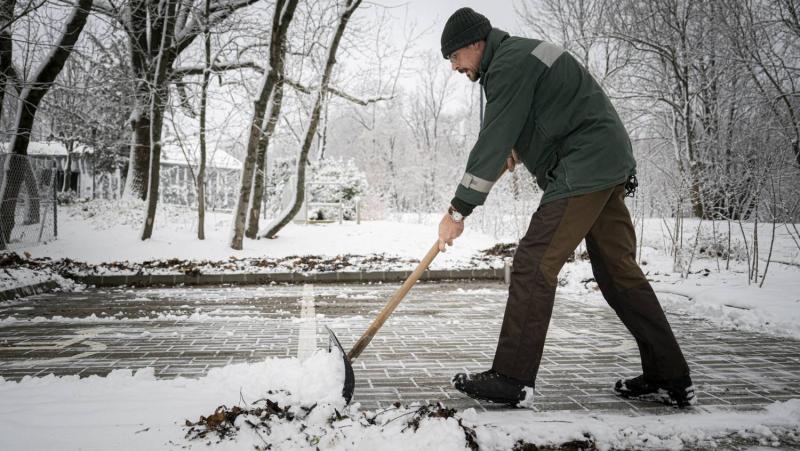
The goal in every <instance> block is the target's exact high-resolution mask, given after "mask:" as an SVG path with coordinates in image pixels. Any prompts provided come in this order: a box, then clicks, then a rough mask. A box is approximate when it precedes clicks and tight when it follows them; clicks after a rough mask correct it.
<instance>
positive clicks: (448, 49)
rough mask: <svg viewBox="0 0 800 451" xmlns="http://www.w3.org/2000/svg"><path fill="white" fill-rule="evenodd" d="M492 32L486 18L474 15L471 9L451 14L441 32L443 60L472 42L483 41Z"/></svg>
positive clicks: (462, 9) (477, 14)
mask: <svg viewBox="0 0 800 451" xmlns="http://www.w3.org/2000/svg"><path fill="white" fill-rule="evenodd" d="M490 31H492V24H491V23H489V19H487V18H486V16H484V15H482V14H479V13H476V12H475V11H473V10H472V8H461V9H459V10H457V11H456V12H454V13H453V15H452V16H450V18H449V19H447V23H445V24H444V30H443V31H442V56H444V59H447V58H448V57H450V54H451V53H453V52H455V51H456V50H458V49H460V48H461V47H466V46H468V45H470V44H472V43H473V42H478V41H480V40H481V39H485V38H486V36H487V35H489V32H490Z"/></svg>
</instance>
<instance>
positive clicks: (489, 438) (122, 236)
mask: <svg viewBox="0 0 800 451" xmlns="http://www.w3.org/2000/svg"><path fill="white" fill-rule="evenodd" d="M141 209H142V205H141V203H139V202H130V201H128V202H123V203H116V204H114V203H110V202H91V203H86V204H78V205H75V206H70V207H65V208H61V209H60V212H59V215H60V222H59V239H58V240H56V241H54V242H51V243H47V244H45V245H40V246H34V247H30V248H25V249H21V250H19V251H18V252H20V254H21V256H23V255H24V257H23V258H26V259H30V260H31V261H39V262H41V261H43V259H45V258H49V259H52V260H61V259H71V260H75V261H78V262H84V263H88V264H104V263H105V264H109V263H113V262H124V261H127V262H133V263H142V262H145V261H151V260H168V259H180V260H189V261H192V260H210V261H215V260H217V261H230V257H234V258H236V259H240V260H244V259H248V258H274V259H279V258H283V257H289V256H304V255H316V256H322V257H333V256H337V255H348V254H350V255H362V256H370V255H374V254H382V255H385V256H387V257H390V258H396V259H399V260H398V261H395V262H394V263H393V264H397V265H400V266H403V267H407V266H409V265H413V260H416V259H419V258H421V257H422V256H423V255H424V254H425V252H426V251H427V250H428V249H429V248H430V246H431V245H432V244H433V243H434V241H435V240H436V233H437V230H436V223H437V221H438V217H437V215H414V216H416V218H415V217H414V216H411V215H409V216H405V217H396V218H394V219H393V220H385V221H365V222H363V223H362V224H361V225H356V224H354V223H345V224H343V225H339V224H326V225H309V226H306V225H297V224H291V225H289V226H288V227H287V228H286V229H285V230H284V231H282V233H281V234H280V235H279V237H278V239H275V240H263V239H262V240H245V244H244V250H242V251H234V250H232V249H230V248H229V247H228V246H227V238H228V236H229V233H230V230H229V221H230V215H229V214H224V213H210V214H209V215H208V218H207V229H206V230H207V239H206V240H205V241H198V240H197V239H196V238H195V237H194V229H195V227H196V223H195V222H194V221H195V220H194V213H193V212H191V211H187V210H183V209H180V208H175V207H165V208H162V210H161V213H159V215H158V217H157V222H156V232H155V235H154V238H153V239H151V240H148V241H146V242H141V241H140V240H139V238H138V232H139V229H140V226H141ZM640 225H641V224H640ZM640 225H637V233H640V234H643V245H644V246H643V248H642V255H641V260H642V268H643V270H644V271H645V272H646V273H647V275H648V277H649V278H651V279H652V280H653V285H654V288H655V289H656V290H657V291H658V293H659V296H660V299H661V301H662V304H663V305H664V307H665V309H666V310H668V311H672V312H682V313H686V314H688V315H692V316H695V317H700V318H704V319H706V320H708V321H711V322H714V323H716V324H718V325H719V326H720V327H726V328H737V329H743V330H752V331H757V332H761V333H767V334H771V335H776V336H785V337H792V338H796V339H797V338H800V277H798V276H800V267H798V262H800V253H799V252H798V246H797V245H796V243H794V242H793V241H792V239H791V236H790V235H789V233H788V229H787V231H786V232H785V233H781V232H780V230H779V233H778V234H776V240H775V247H774V249H773V256H772V257H773V260H774V261H773V262H772V264H771V266H770V269H769V273H768V275H767V279H766V282H765V284H764V287H763V288H758V287H757V286H756V285H748V283H747V266H746V264H745V263H744V262H743V261H741V259H739V260H736V259H734V260H732V261H731V262H730V267H729V268H728V269H726V262H725V261H724V260H720V259H718V258H717V257H714V256H708V253H701V252H698V253H697V255H696V256H695V257H694V258H693V259H692V262H691V267H690V268H689V270H688V271H687V270H686V268H687V265H688V259H687V258H685V256H684V258H682V260H681V262H680V263H679V264H678V265H675V264H674V259H673V257H671V256H669V255H667V252H666V249H667V248H668V243H669V238H668V237H669V234H670V232H669V231H667V230H665V228H666V227H667V226H668V225H669V222H668V221H664V220H661V219H652V220H646V221H645V222H644V224H643V227H639V226H640ZM698 225H700V227H699V228H698V227H697V226H698ZM723 225H724V224H723ZM723 225H715V228H716V230H709V229H710V227H711V223H708V222H706V223H705V224H699V223H698V222H691V221H687V224H686V225H685V231H686V232H685V236H684V240H685V244H684V248H685V249H687V248H688V249H691V247H693V242H694V235H693V233H694V231H695V230H702V231H703V233H704V235H703V237H704V240H706V239H707V237H708V236H710V234H711V233H718V232H719V229H720V228H721V227H722V226H723ZM747 227H748V226H747V225H745V228H746V229H745V233H746V234H749V233H751V232H750V231H751V230H752V228H749V229H747ZM763 227H764V229H763V230H764V232H762V238H761V239H762V240H763V241H762V242H763V243H768V242H769V241H768V240H769V238H768V237H769V236H770V225H765V226H763ZM759 230H762V229H759ZM518 238H519V237H513V236H491V235H488V234H484V233H480V231H477V230H474V229H471V228H470V227H469V223H467V231H466V233H465V234H464V236H462V237H461V238H460V239H458V240H457V241H456V246H455V247H454V248H451V249H450V250H449V251H448V252H447V253H445V254H443V255H440V256H439V257H437V259H436V260H435V262H434V265H433V267H434V268H452V267H474V266H476V265H482V264H487V263H486V260H485V259H480V258H476V256H478V257H480V256H482V255H483V254H482V253H481V251H482V250H485V249H488V248H490V247H492V246H494V245H495V244H498V243H502V242H505V243H508V242H515V241H516V239H518ZM699 242H700V243H701V244H700V245H698V249H699V248H700V247H702V243H703V242H704V241H699ZM732 243H733V245H732V248H733V249H734V251H735V252H737V255H740V254H741V253H742V252H743V250H744V246H743V244H742V241H741V239H740V237H734V238H733V239H732ZM580 251H581V249H580V248H579V250H578V254H580ZM767 251H768V246H767V245H762V247H761V249H760V254H761V256H762V258H763V259H766V252H767ZM26 253H27V254H26ZM398 262H399V263H398ZM778 262H780V263H778ZM356 264H360V263H358V262H357V263H356ZM381 264H383V263H381ZM490 264H491V263H490ZM231 268H232V269H231ZM245 269H246V268H245ZM279 269H280V268H279ZM219 270H220V271H227V270H242V267H241V266H236V265H232V266H223V267H220V269H219ZM762 271H763V267H762ZM591 278H592V274H591V267H590V264H589V262H588V261H586V260H583V259H581V258H580V257H578V259H577V260H576V261H575V262H572V263H569V264H567V266H566V267H565V268H564V270H563V271H562V273H561V275H560V279H561V285H562V287H561V288H560V289H561V290H562V292H572V293H579V294H581V295H582V296H579V297H578V298H580V299H583V300H585V302H592V303H595V302H600V303H602V302H603V301H602V296H601V295H600V293H599V291H598V290H597V288H596V285H595V284H594V283H593V281H592V279H591ZM54 279H55V280H58V281H60V282H62V285H64V286H65V288H66V289H82V288H81V287H74V286H70V282H68V281H66V280H64V279H60V278H59V276H58V274H57V272H55V271H54V270H53V269H52V268H49V267H48V268H45V269H41V270H37V269H35V268H33V269H32V268H31V267H23V265H18V266H14V265H7V266H5V267H4V268H3V270H2V271H0V283H2V284H3V286H4V287H6V288H7V287H10V286H15V285H19V284H28V283H37V282H41V281H45V280H54ZM194 319H196V320H199V321H202V320H203V318H202V317H198V318H194ZM89 320H90V321H93V320H94V319H92V318H90V319H89ZM13 323H14V320H11V319H7V320H6V321H4V322H2V323H0V326H3V325H11V324H13ZM341 374H342V371H341V359H340V356H337V355H335V354H333V355H332V354H328V353H325V352H318V353H315V354H313V355H312V356H311V357H310V358H308V359H306V360H302V361H301V360H297V359H271V360H267V361H265V362H258V363H250V364H237V365H229V366H226V367H222V368H216V369H213V370H211V371H210V372H209V374H207V375H206V376H203V377H201V378H198V379H184V378H178V379H171V380H164V379H157V378H156V377H155V376H154V372H153V370H152V369H144V370H139V371H137V372H136V373H132V372H131V371H127V370H116V371H114V372H112V373H111V374H109V375H108V376H106V377H96V376H91V377H88V378H84V379H79V378H78V377H76V376H67V377H56V376H52V375H51V376H46V377H43V378H30V377H26V378H25V379H23V380H21V381H20V382H12V381H5V380H3V379H2V378H0V437H2V440H1V441H0V448H2V449H14V450H15V449H41V450H48V449H98V450H107V449H117V450H120V451H122V450H128V449H130V450H141V449H183V448H185V447H189V448H202V449H207V448H209V446H208V445H207V443H211V444H212V445H213V446H211V447H210V448H211V449H253V448H256V449H259V447H260V448H262V449H263V448H268V445H271V447H272V449H314V448H316V447H319V448H321V449H382V450H383V449H414V448H422V449H465V448H466V449H469V447H470V445H471V444H473V443H474V444H476V445H478V446H479V447H480V449H512V448H514V447H515V445H517V446H518V448H519V449H522V448H521V445H520V444H521V443H536V444H537V445H538V446H541V445H546V444H550V445H559V444H563V443H568V442H574V443H580V442H583V441H588V442H593V443H595V444H596V446H597V447H598V448H599V449H613V448H627V449H643V448H652V449H680V448H682V447H686V446H691V447H696V448H713V447H715V446H717V445H718V444H719V443H726V441H727V442H730V441H732V440H733V441H736V440H740V441H743V442H747V443H750V444H760V445H763V446H775V445H786V444H787V440H788V443H790V445H789V446H793V445H791V444H797V443H798V442H800V429H798V425H799V424H800V400H796V399H795V400H790V401H787V402H784V403H775V404H773V405H771V406H769V407H768V408H767V409H765V410H764V411H758V412H735V411H702V412H701V411H688V412H680V413H675V414H672V415H666V416H659V417H651V416H644V417H628V416H624V415H610V414H598V413H587V414H582V413H569V412H565V413H558V414H553V413H546V414H540V413H535V412H532V411H528V410H515V411H495V412H488V413H477V412H475V411H474V410H471V409H470V410H466V411H463V412H452V411H448V410H447V409H446V408H442V407H437V406H429V407H423V406H419V405H411V406H397V407H395V408H390V409H388V410H385V411H381V412H370V411H364V410H361V409H359V406H358V405H357V404H356V405H352V406H344V401H343V400H342V399H341V398H340V397H339V396H338V393H339V392H340V390H341V384H342V380H341ZM265 399H269V400H270V402H269V403H267V402H266V401H265ZM272 403H274V404H272ZM220 406H227V407H226V408H225V409H222V410H219V411H218V412H217V415H214V413H215V411H216V409H217V408H218V407H220ZM234 406H238V407H239V408H241V409H244V410H243V411H235V410H232V409H234ZM258 408H260V409H261V410H256V409H258ZM226 412H227V413H228V414H229V417H230V418H232V419H233V421H234V423H235V426H236V427H238V431H236V432H235V433H232V432H231V430H229V431H228V432H227V433H226V437H225V438H222V439H220V438H219V436H218V431H219V430H221V429H225V427H226V423H225V422H224V421H223V422H222V423H218V422H214V419H220V418H224V415H223V414H224V413H226ZM232 412H238V413H237V414H232ZM259 412H261V413H262V415H261V416H259V415H257V414H258V413H259ZM263 412H272V413H268V414H264V413H263ZM201 416H204V417H205V418H204V419H203V420H202V421H201ZM234 417H235V418H234ZM208 427H211V428H212V429H213V430H212V431H210V432H208V431H207V428H208ZM43 428H45V429H46V430H47V433H42V429H43Z"/></svg>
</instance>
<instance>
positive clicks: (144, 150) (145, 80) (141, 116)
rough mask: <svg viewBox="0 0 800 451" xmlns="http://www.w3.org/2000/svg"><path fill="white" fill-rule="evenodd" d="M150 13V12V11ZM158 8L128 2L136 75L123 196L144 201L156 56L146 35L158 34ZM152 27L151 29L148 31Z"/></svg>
mask: <svg viewBox="0 0 800 451" xmlns="http://www.w3.org/2000/svg"><path fill="white" fill-rule="evenodd" d="M151 13H152V14H151ZM151 15H152V16H157V11H155V10H153V11H148V2H147V1H146V0H131V1H130V3H129V13H128V16H129V21H130V27H129V28H130V29H129V31H128V47H129V52H130V65H131V70H132V71H133V75H134V78H135V81H134V83H135V90H134V99H133V110H132V111H131V116H130V119H129V124H130V127H131V141H130V151H129V158H128V173H127V175H126V177H125V191H124V194H125V197H127V198H131V199H141V200H145V199H146V198H147V187H148V171H149V169H150V120H151V118H150V112H149V111H150V103H151V99H150V97H151V86H152V85H153V81H154V80H153V78H154V77H153V71H152V66H151V63H150V61H153V60H154V59H155V57H156V55H155V54H154V53H153V51H152V47H156V48H157V45H155V44H151V43H150V39H148V35H150V36H159V34H158V33H157V27H156V26H155V25H154V24H153V22H154V21H155V19H153V18H152V17H151ZM151 28H152V30H151Z"/></svg>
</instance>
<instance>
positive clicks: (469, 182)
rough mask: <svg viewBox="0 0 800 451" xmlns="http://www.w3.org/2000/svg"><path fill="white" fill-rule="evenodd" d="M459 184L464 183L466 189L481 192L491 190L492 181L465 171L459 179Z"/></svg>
mask: <svg viewBox="0 0 800 451" xmlns="http://www.w3.org/2000/svg"><path fill="white" fill-rule="evenodd" d="M461 184H462V185H464V187H465V188H467V189H471V190H474V191H478V192H481V193H488V192H489V191H491V189H492V186H493V185H494V182H490V181H489V180H484V179H482V178H480V177H475V176H474V175H472V174H470V173H466V174H464V177H463V178H462V179H461Z"/></svg>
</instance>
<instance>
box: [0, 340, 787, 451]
mask: <svg viewBox="0 0 800 451" xmlns="http://www.w3.org/2000/svg"><path fill="white" fill-rule="evenodd" d="M343 379H344V371H343V368H342V358H341V354H339V353H327V352H324V351H317V352H315V353H313V354H312V355H311V356H310V357H308V358H307V359H305V360H302V361H301V360H298V359H294V358H285V359H270V360H267V361H265V362H261V363H254V364H236V365H229V366H226V367H222V368H216V369H213V370H211V371H210V372H209V373H208V375H206V376H204V377H201V378H199V379H186V378H176V379H156V378H155V376H154V372H153V370H152V369H150V368H148V369H143V370H139V371H137V372H135V373H133V372H131V371H130V370H115V371H113V372H111V373H110V374H109V375H108V376H106V377H98V376H90V377H88V378H84V379H79V378H78V377H76V376H65V377H55V376H52V375H50V376H46V377H42V378H31V377H26V378H24V379H22V380H21V381H20V382H11V381H5V380H3V379H2V378H0V436H2V437H3V446H4V448H8V449H36V450H60V449H83V450H108V449H114V450H117V451H125V450H141V449H152V450H155V449H186V448H188V449H220V450H228V449H230V450H233V449H279V450H295V449H342V450H343V449H365V450H366V449H370V450H372V449H380V450H393V449H397V450H400V449H436V450H464V449H483V450H509V449H512V448H514V449H526V448H524V446H525V445H526V444H536V445H537V446H542V445H550V446H552V445H555V446H559V445H561V444H565V443H569V444H573V445H582V446H592V445H594V446H596V447H597V449H615V448H624V449H647V448H649V449H681V448H683V447H686V446H697V447H714V446H716V445H718V444H719V443H721V442H722V443H724V441H725V440H731V438H733V439H735V440H739V441H740V443H741V441H744V442H747V443H754V444H762V445H769V446H777V445H780V444H781V443H785V442H786V441H788V442H790V443H791V442H795V443H796V441H797V439H798V437H800V428H799V426H798V425H800V400H791V401H787V402H784V403H775V404H773V405H771V406H769V407H768V408H767V409H766V410H764V411H752V412H729V411H722V410H719V411H710V412H708V411H707V412H703V411H702V410H689V411H676V413H674V414H668V415H662V416H655V415H643V416H634V417H632V416H626V415H607V414H597V413H595V414H591V413H589V414H587V413H575V412H558V413H553V412H547V413H536V412H532V411H530V410H526V409H519V410H503V411H492V412H484V413H477V412H476V411H475V410H474V409H467V410H465V411H463V412H457V411H455V409H448V408H446V407H444V406H442V405H419V404H416V405H415V404H412V405H410V406H402V405H400V404H399V403H396V404H395V405H394V406H392V407H390V408H388V409H384V410H381V411H377V412H373V411H361V410H360V409H359V405H358V404H357V403H355V404H353V405H350V406H345V405H344V400H343V399H342V397H341V387H342V384H343Z"/></svg>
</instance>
